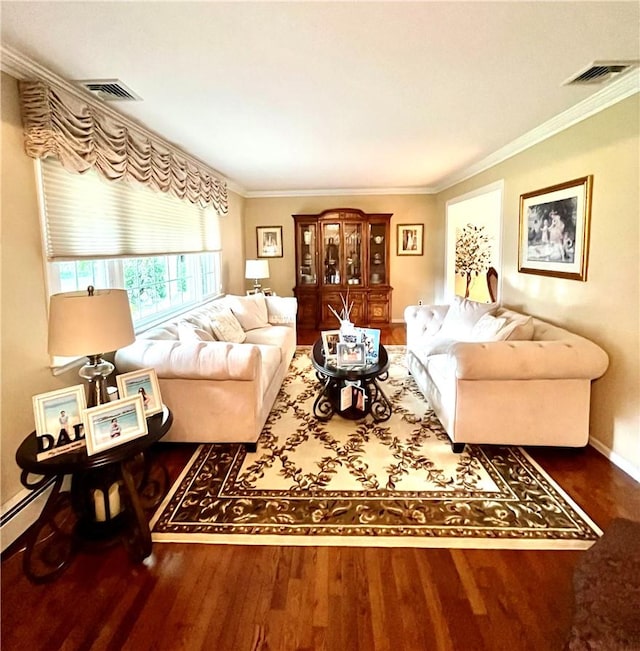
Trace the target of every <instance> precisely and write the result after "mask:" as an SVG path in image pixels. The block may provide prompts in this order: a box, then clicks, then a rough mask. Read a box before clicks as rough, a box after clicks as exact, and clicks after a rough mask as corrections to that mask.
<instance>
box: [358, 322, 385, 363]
mask: <svg viewBox="0 0 640 651" xmlns="http://www.w3.org/2000/svg"><path fill="white" fill-rule="evenodd" d="M360 337H361V340H362V344H363V345H364V355H365V361H366V362H367V364H375V363H376V362H377V361H378V356H379V353H378V351H379V349H380V330H377V329H376V328H360Z"/></svg>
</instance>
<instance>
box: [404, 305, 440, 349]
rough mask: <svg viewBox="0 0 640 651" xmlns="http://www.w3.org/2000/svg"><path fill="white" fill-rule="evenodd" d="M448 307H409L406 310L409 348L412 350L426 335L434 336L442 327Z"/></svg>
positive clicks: (405, 318)
mask: <svg viewBox="0 0 640 651" xmlns="http://www.w3.org/2000/svg"><path fill="white" fill-rule="evenodd" d="M448 311H449V306H448V305H409V306H407V307H406V308H405V309H404V321H405V323H406V324H407V346H408V347H409V348H411V347H412V346H413V345H415V344H416V343H417V342H419V341H420V340H421V339H422V338H423V337H424V336H425V335H427V336H429V337H430V336H433V335H435V334H436V333H437V332H438V330H440V328H441V326H442V321H443V320H444V317H445V315H446V314H447V312H448Z"/></svg>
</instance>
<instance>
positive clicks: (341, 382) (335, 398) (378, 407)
mask: <svg viewBox="0 0 640 651" xmlns="http://www.w3.org/2000/svg"><path fill="white" fill-rule="evenodd" d="M316 375H317V377H318V379H319V380H320V382H321V383H322V386H321V388H320V391H319V392H318V395H317V396H316V399H315V401H314V403H313V415H314V416H315V417H316V418H317V419H318V420H321V421H323V422H326V421H329V420H331V418H332V417H333V415H334V414H336V413H337V414H339V415H340V416H342V418H347V419H349V420H359V419H361V418H364V417H365V416H367V415H368V414H371V416H372V417H373V420H374V421H375V422H376V423H381V422H384V421H387V420H389V418H391V414H392V412H393V408H392V406H391V402H389V399H388V398H387V396H386V395H385V393H384V391H383V390H382V388H381V387H380V385H379V384H378V380H381V381H384V380H386V378H387V377H388V374H387V373H384V374H383V375H380V376H378V377H368V378H363V379H360V380H355V381H352V380H349V379H343V378H335V377H330V376H326V375H323V374H322V373H320V372H316ZM348 385H352V386H353V385H357V386H360V387H362V388H363V389H364V391H365V395H366V400H365V402H364V408H363V409H359V408H358V407H356V406H354V405H351V406H349V407H347V408H346V409H341V408H340V402H341V400H340V395H341V391H342V389H343V388H344V387H345V386H348Z"/></svg>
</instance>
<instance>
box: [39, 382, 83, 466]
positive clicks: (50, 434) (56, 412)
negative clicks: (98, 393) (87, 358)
mask: <svg viewBox="0 0 640 651" xmlns="http://www.w3.org/2000/svg"><path fill="white" fill-rule="evenodd" d="M86 406H87V398H86V395H85V392H84V386H83V385H82V384H77V385H75V386H72V387H68V388H66V389H58V390H56V391H48V392H47V393H39V394H38V395H35V396H33V414H34V416H35V421H36V441H37V452H36V459H37V460H38V461H42V460H43V459H49V458H51V457H55V456H57V455H58V454H64V453H65V452H71V451H72V450H77V449H79V448H83V447H84V446H85V433H84V425H83V421H82V418H83V412H84V410H85V409H86Z"/></svg>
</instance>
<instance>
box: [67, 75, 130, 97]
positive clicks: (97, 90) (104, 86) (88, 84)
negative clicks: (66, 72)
mask: <svg viewBox="0 0 640 651" xmlns="http://www.w3.org/2000/svg"><path fill="white" fill-rule="evenodd" d="M76 83H77V84H80V86H82V87H83V88H85V89H86V90H88V91H89V92H90V93H92V94H93V95H95V96H96V97H97V98H99V99H101V100H104V101H105V102H141V101H142V97H140V96H139V95H136V94H135V93H134V92H133V91H132V90H131V89H130V88H127V86H125V85H124V84H123V83H122V82H121V81H120V80H119V79H79V80H78V81H77V82H76Z"/></svg>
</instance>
